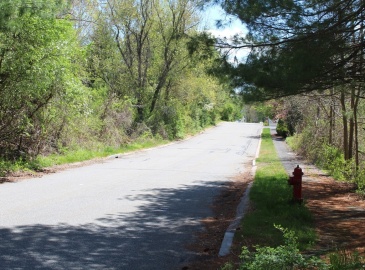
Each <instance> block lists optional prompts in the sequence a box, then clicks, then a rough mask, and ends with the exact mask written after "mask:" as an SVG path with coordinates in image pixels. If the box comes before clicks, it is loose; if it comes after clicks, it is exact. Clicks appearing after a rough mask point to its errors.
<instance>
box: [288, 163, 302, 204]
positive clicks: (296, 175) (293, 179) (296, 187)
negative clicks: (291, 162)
mask: <svg viewBox="0 0 365 270" xmlns="http://www.w3.org/2000/svg"><path fill="white" fill-rule="evenodd" d="M302 176H303V172H302V169H301V168H300V167H299V165H297V167H296V168H295V169H294V172H293V176H289V180H288V184H289V185H292V186H293V201H294V202H298V203H302V202H303V198H302Z"/></svg>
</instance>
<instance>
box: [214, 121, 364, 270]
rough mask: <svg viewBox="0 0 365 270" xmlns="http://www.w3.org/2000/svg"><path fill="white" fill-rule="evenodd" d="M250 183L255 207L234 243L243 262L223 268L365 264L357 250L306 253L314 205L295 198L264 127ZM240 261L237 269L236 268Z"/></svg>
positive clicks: (325, 268)
mask: <svg viewBox="0 0 365 270" xmlns="http://www.w3.org/2000/svg"><path fill="white" fill-rule="evenodd" d="M256 161H257V163H256V164H257V170H256V174H255V179H254V183H253V185H252V188H251V193H250V200H251V202H252V209H251V211H250V212H249V213H247V214H246V215H245V217H244V219H243V220H242V223H241V228H242V230H240V231H239V232H237V233H236V234H235V242H236V243H241V245H243V247H242V250H241V254H240V255H239V259H240V262H239V265H237V264H236V265H234V264H232V263H226V264H225V265H224V266H223V268H221V270H233V269H239V270H283V269H291V270H299V269H303V270H304V269H313V270H314V269H315V270H344V269H346V270H357V269H365V264H364V263H365V259H364V258H362V257H360V256H358V254H356V253H355V254H352V253H348V252H346V251H341V250H339V251H337V252H334V253H331V254H327V255H328V257H327V259H325V260H322V259H321V258H319V257H316V256H308V255H303V254H302V253H301V252H302V251H305V250H309V251H310V248H313V246H314V242H315V240H316V234H315V231H314V224H313V220H312V217H311V214H310V212H309V210H308V209H307V208H306V207H305V202H304V204H303V205H298V204H293V203H290V200H291V196H292V190H291V187H290V186H289V185H288V184H287V180H288V175H287V174H286V171H285V169H284V167H283V166H282V163H281V161H280V159H279V157H278V156H277V153H276V150H275V147H274V144H273V141H272V138H271V135H270V130H269V129H266V128H264V130H263V133H262V142H261V149H260V158H258V159H257V160H256ZM237 266H238V268H237Z"/></svg>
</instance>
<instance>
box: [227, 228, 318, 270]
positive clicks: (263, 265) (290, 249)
mask: <svg viewBox="0 0 365 270" xmlns="http://www.w3.org/2000/svg"><path fill="white" fill-rule="evenodd" d="M275 228H277V229H278V230H280V231H281V232H282V233H283V236H284V239H285V244H284V245H279V246H277V247H259V246H256V251H255V252H251V251H249V250H248V248H247V247H243V248H242V253H241V255H240V259H241V260H242V264H241V265H240V268H239V269H240V270H282V269H288V270H289V269H293V270H294V269H325V268H324V267H325V263H324V262H322V261H321V260H320V259H318V258H316V257H305V256H304V255H302V254H301V253H300V252H299V248H298V241H297V237H295V235H294V232H293V231H290V230H288V229H284V228H283V227H281V226H275ZM226 269H229V268H227V267H226Z"/></svg>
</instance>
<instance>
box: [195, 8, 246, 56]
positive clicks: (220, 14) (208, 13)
mask: <svg viewBox="0 0 365 270" xmlns="http://www.w3.org/2000/svg"><path fill="white" fill-rule="evenodd" d="M229 19H231V20H232V23H231V24H229V25H228V26H226V27H224V28H219V29H218V28H217V27H216V21H217V20H227V21H228V20H229ZM201 27H202V30H206V31H208V32H209V33H211V34H212V35H214V36H216V37H220V38H224V37H225V38H227V39H229V38H230V37H233V36H234V35H236V34H239V35H244V34H245V33H247V30H246V28H245V26H244V25H243V24H242V23H241V22H240V20H238V19H237V18H235V17H233V16H227V14H226V13H225V12H224V11H223V9H222V8H221V7H220V6H212V7H209V8H208V9H206V10H205V11H204V12H203V23H202V25H201ZM247 53H248V50H247V49H242V50H239V51H236V52H234V54H233V55H232V58H233V56H236V57H237V58H238V59H239V60H240V59H243V58H244V57H245V56H247Z"/></svg>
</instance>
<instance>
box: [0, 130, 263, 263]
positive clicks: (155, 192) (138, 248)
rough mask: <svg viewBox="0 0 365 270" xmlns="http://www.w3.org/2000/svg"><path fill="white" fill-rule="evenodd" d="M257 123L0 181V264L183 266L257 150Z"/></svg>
mask: <svg viewBox="0 0 365 270" xmlns="http://www.w3.org/2000/svg"><path fill="white" fill-rule="evenodd" d="M260 133H261V125H260V124H245V123H222V124H220V125H219V126H217V127H215V128H212V129H209V130H207V131H205V132H204V133H203V134H201V135H199V136H195V137H193V138H191V139H189V140H185V141H181V142H178V143H173V144H170V145H167V146H164V147H158V148H154V149H150V150H146V151H140V152H136V153H133V154H129V155H123V156H121V157H119V158H111V159H108V160H107V161H105V162H103V163H98V164H94V165H90V166H85V167H81V168H75V169H69V170H66V171H62V172H59V173H55V174H51V175H46V176H44V177H42V178H34V179H30V180H26V181H21V182H18V183H6V184H2V185H0V202H1V207H0V269H90V270H91V269H103V270H104V269H149V270H152V269H159V270H164V269H169V270H170V269H181V267H182V266H183V265H184V264H186V263H187V262H189V260H191V259H192V258H193V257H194V254H193V253H191V252H189V251H188V250H187V249H186V248H185V247H186V245H187V244H188V243H191V242H192V241H193V240H194V238H193V235H194V233H196V232H198V231H200V230H202V229H203V227H202V225H201V223H200V220H201V219H203V218H206V217H208V216H210V215H211V210H210V208H209V206H210V204H211V202H212V199H213V197H214V196H215V195H217V194H218V192H219V190H220V188H221V186H222V184H223V183H225V182H227V181H230V180H231V179H232V177H233V176H235V175H237V174H240V173H243V172H244V171H245V167H244V163H246V162H249V161H250V160H252V159H253V158H254V156H255V153H256V150H257V147H258V142H259V134H260Z"/></svg>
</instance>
